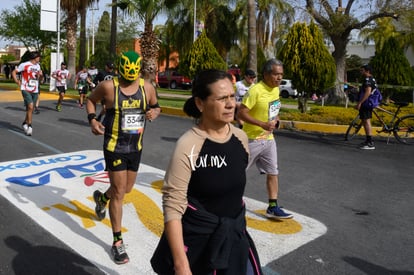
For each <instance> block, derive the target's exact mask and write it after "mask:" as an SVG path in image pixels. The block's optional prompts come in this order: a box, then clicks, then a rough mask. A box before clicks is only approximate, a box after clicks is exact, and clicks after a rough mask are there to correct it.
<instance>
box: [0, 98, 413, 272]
mask: <svg viewBox="0 0 414 275" xmlns="http://www.w3.org/2000/svg"><path fill="white" fill-rule="evenodd" d="M0 99H1V92H0ZM0 101H1V103H0V149H1V153H0V162H5V161H10V160H18V159H25V158H31V157H38V156H42V155H52V154H57V153H62V152H72V151H80V150H91V149H94V150H100V149H101V147H102V144H101V137H95V136H93V135H92V134H91V133H90V129H89V126H88V123H87V121H86V115H85V111H84V110H80V109H79V108H77V107H76V104H75V102H74V101H73V100H67V101H66V102H65V103H64V105H63V111H62V112H56V111H55V109H54V108H55V105H54V104H55V101H42V103H41V108H40V111H41V113H40V114H39V115H34V118H33V120H34V122H33V136H32V137H26V136H25V135H24V134H23V131H22V130H21V128H20V125H21V122H22V120H23V117H24V107H23V104H22V102H4V101H3V100H0ZM191 125H192V120H190V119H187V118H179V117H173V116H168V115H162V116H161V117H160V118H159V119H158V120H156V121H154V122H152V123H149V124H148V126H147V131H146V135H145V138H144V152H143V157H142V162H143V163H145V164H147V165H151V166H153V167H156V168H159V169H162V170H165V168H166V166H167V163H168V161H169V157H170V155H171V153H172V150H173V148H174V143H175V141H176V140H177V138H178V137H179V136H180V135H181V134H182V133H183V132H184V131H185V130H186V129H188V128H189V127H191ZM276 139H277V142H278V148H279V149H278V154H279V165H280V167H279V168H280V171H281V172H280V173H281V174H280V192H279V201H280V204H281V205H283V206H284V207H286V208H287V209H290V210H292V211H294V212H296V213H301V214H303V215H306V216H309V217H312V218H313V219H316V220H318V221H320V222H321V223H323V224H324V225H325V226H326V227H327V228H328V230H327V233H326V234H324V235H323V236H321V237H319V238H317V239H315V240H314V241H312V242H310V243H307V244H306V245H303V246H301V247H300V248H298V249H296V250H295V251H293V252H291V253H289V254H287V255H285V256H283V257H281V258H279V259H275V260H274V261H273V262H271V263H270V264H269V265H268V266H267V270H273V271H274V274H277V273H279V274H414V261H413V259H414V230H413V225H414V215H413V214H412V212H413V210H414V183H413V182H414V181H413V176H414V170H413V167H414V146H405V145H400V144H397V143H395V142H394V140H393V139H391V141H390V143H389V144H387V143H386V140H385V139H379V140H378V139H377V140H376V147H377V149H376V150H373V151H362V150H359V149H357V144H358V143H359V142H361V141H362V139H361V138H360V139H357V140H355V141H352V143H349V142H345V141H344V140H343V137H342V136H340V135H325V134H308V133H299V132H289V131H285V130H283V131H280V132H279V133H278V134H277V138H276ZM0 184H4V183H1V182H0ZM246 196H248V197H250V198H253V199H257V200H259V201H262V202H266V200H267V197H266V193H265V185H264V176H261V175H259V174H258V173H257V171H256V169H255V168H254V167H253V168H251V169H250V170H249V171H248V185H247V189H246ZM29 216H30V213H26V214H24V213H22V212H21V211H20V210H18V209H16V208H15V207H14V206H13V205H11V204H10V203H9V202H8V201H7V200H6V199H4V198H3V197H2V196H0V229H1V230H0V238H1V239H2V244H1V245H0V246H1V247H2V248H1V249H0V274H57V273H59V274H100V273H101V271H100V270H99V269H98V268H96V267H94V266H93V265H92V264H90V263H89V262H88V261H87V260H86V259H84V258H83V257H81V255H78V254H77V253H76V252H74V250H73V249H72V248H70V247H67V246H66V245H65V244H63V243H62V242H60V241H59V240H57V239H56V238H55V237H53V236H51V235H50V234H49V233H47V232H46V231H45V230H44V229H42V228H41V227H39V226H38V225H37V223H36V222H34V221H33V220H31V219H30V218H29ZM274 249H275V250H277V249H278V247H274ZM58 271H59V272H58Z"/></svg>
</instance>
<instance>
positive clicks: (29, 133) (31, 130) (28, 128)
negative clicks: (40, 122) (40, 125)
mask: <svg viewBox="0 0 414 275" xmlns="http://www.w3.org/2000/svg"><path fill="white" fill-rule="evenodd" d="M32 134H33V128H32V126H28V127H27V131H26V135H27V136H31V135H32Z"/></svg>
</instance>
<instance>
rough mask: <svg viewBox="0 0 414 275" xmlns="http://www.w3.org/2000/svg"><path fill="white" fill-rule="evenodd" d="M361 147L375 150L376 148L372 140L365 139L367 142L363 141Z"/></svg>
mask: <svg viewBox="0 0 414 275" xmlns="http://www.w3.org/2000/svg"><path fill="white" fill-rule="evenodd" d="M359 149H362V150H374V149H375V146H374V143H373V142H372V141H371V142H368V141H365V142H363V143H361V144H360V145H359Z"/></svg>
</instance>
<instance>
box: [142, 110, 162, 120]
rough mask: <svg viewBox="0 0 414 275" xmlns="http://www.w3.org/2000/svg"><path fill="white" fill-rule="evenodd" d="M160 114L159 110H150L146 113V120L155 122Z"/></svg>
mask: <svg viewBox="0 0 414 275" xmlns="http://www.w3.org/2000/svg"><path fill="white" fill-rule="evenodd" d="M159 114H160V111H159V109H149V110H148V111H147V112H146V113H145V118H146V119H148V120H149V121H150V122H151V121H153V120H154V119H156V118H157V117H158V115H159Z"/></svg>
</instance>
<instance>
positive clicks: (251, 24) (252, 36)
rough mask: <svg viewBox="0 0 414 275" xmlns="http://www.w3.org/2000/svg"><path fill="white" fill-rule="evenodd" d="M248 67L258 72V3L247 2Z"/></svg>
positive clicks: (251, 0) (253, 0)
mask: <svg viewBox="0 0 414 275" xmlns="http://www.w3.org/2000/svg"><path fill="white" fill-rule="evenodd" d="M247 18H248V24H247V29H248V35H247V37H248V38H247V40H248V43H247V53H248V54H247V66H246V68H250V69H252V70H253V71H255V72H257V38H256V1H255V0H247Z"/></svg>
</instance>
